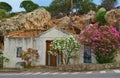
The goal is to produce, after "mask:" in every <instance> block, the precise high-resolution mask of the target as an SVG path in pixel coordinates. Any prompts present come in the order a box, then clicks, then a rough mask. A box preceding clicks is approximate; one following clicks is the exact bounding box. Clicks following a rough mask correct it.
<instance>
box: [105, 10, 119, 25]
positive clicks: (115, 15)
mask: <svg viewBox="0 0 120 78" xmlns="http://www.w3.org/2000/svg"><path fill="white" fill-rule="evenodd" d="M105 19H106V22H107V23H108V24H109V25H110V26H115V25H116V24H119V26H120V8H116V9H112V10H110V11H108V12H107V13H106V15H105Z"/></svg>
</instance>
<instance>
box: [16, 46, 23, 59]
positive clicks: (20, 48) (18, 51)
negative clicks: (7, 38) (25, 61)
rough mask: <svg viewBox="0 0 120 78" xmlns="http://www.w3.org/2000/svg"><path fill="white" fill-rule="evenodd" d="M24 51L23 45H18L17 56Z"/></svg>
mask: <svg viewBox="0 0 120 78" xmlns="http://www.w3.org/2000/svg"><path fill="white" fill-rule="evenodd" d="M21 52H22V47H17V52H16V54H17V55H16V56H17V57H20V53H21Z"/></svg>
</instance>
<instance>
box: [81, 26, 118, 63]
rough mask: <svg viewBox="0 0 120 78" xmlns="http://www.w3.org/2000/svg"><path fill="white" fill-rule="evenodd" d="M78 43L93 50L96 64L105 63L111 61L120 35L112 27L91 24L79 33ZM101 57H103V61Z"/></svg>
mask: <svg viewBox="0 0 120 78" xmlns="http://www.w3.org/2000/svg"><path fill="white" fill-rule="evenodd" d="M79 41H80V43H81V44H84V45H87V46H90V47H91V48H92V49H93V51H94V53H95V54H96V59H97V61H98V62H100V63H107V62H112V61H113V58H114V53H115V51H116V49H117V48H119V46H120V34H119V32H118V31H117V30H116V28H115V27H113V26H106V25H104V26H100V27H99V26H98V25H97V24H93V25H91V26H90V27H89V28H88V29H85V30H84V31H82V32H81V34H80V35H79ZM102 57H105V58H104V60H103V58H102ZM101 58H102V59H101ZM108 59H109V60H108ZM110 60H111V61H110Z"/></svg>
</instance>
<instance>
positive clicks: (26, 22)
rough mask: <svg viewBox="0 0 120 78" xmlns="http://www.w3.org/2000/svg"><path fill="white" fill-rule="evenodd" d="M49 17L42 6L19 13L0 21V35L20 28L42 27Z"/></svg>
mask: <svg viewBox="0 0 120 78" xmlns="http://www.w3.org/2000/svg"><path fill="white" fill-rule="evenodd" d="M50 19H51V15H50V13H49V12H48V11H46V10H45V9H44V8H39V9H36V10H34V11H32V12H29V13H25V14H19V15H17V16H14V17H11V18H8V19H4V20H1V21H0V32H1V35H5V34H7V33H9V32H13V31H17V30H21V29H34V28H38V29H43V30H44V26H45V25H46V24H47V23H48V21H49V20H50Z"/></svg>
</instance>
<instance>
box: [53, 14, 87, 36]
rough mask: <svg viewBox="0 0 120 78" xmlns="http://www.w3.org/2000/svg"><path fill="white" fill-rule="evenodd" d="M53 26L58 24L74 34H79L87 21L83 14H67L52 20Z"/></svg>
mask: <svg viewBox="0 0 120 78" xmlns="http://www.w3.org/2000/svg"><path fill="white" fill-rule="evenodd" d="M51 22H52V26H57V27H59V28H61V29H64V30H67V31H68V32H71V33H73V34H79V33H80V31H81V30H83V29H84V28H85V26H86V24H87V23H85V19H84V17H83V16H81V17H80V16H65V17H63V18H60V19H55V20H52V21H51Z"/></svg>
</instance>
